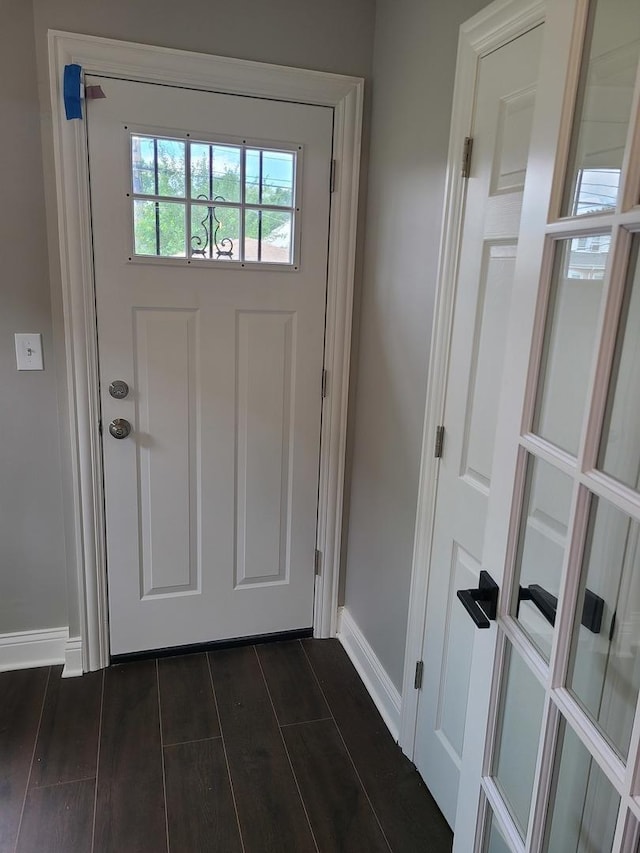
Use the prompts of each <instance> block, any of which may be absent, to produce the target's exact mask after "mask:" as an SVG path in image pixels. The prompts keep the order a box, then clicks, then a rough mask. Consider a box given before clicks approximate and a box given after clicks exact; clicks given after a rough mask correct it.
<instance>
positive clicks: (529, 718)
mask: <svg viewBox="0 0 640 853" xmlns="http://www.w3.org/2000/svg"><path fill="white" fill-rule="evenodd" d="M503 679H504V680H503V688H502V698H501V702H500V713H499V720H498V726H499V728H498V737H497V739H496V754H495V756H494V759H493V767H494V769H493V774H494V777H495V781H496V783H497V785H498V788H499V789H500V793H501V794H502V797H503V799H504V801H505V803H506V805H507V808H508V809H509V812H510V814H511V817H512V818H513V821H514V823H515V824H516V827H517V829H518V831H519V833H520V835H521V837H522V838H523V839H524V838H525V836H526V834H527V828H528V825H529V809H530V806H531V792H532V791H533V779H534V774H535V768H536V758H537V755H538V742H539V740H540V727H541V725H542V709H543V706H544V689H543V687H542V685H541V684H540V682H539V681H538V680H537V678H536V677H535V676H534V675H533V673H532V672H531V670H530V669H529V667H528V666H527V665H526V664H525V663H524V661H523V660H522V658H521V657H520V655H518V654H517V652H515V651H514V649H513V647H512V646H511V644H510V643H507V650H506V654H505V660H504V674H503Z"/></svg>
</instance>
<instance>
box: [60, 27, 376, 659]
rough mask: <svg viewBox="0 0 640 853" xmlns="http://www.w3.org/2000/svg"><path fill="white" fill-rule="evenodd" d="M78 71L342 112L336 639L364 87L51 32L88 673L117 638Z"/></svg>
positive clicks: (328, 497)
mask: <svg viewBox="0 0 640 853" xmlns="http://www.w3.org/2000/svg"><path fill="white" fill-rule="evenodd" d="M70 63H78V64H79V65H81V66H82V68H83V69H84V72H85V73H96V74H107V75H109V76H113V77H121V78H123V79H130V80H140V81H148V82H155V83H166V84H169V85H178V86H187V87H189V88H193V89H199V90H203V91H210V90H215V91H218V92H229V93H231V94H246V95H252V96H256V97H269V98H273V99H275V100H282V101H293V102H296V101H299V102H303V103H309V104H319V105H324V106H327V107H331V108H333V110H334V127H333V156H334V158H335V159H336V161H337V169H336V172H337V180H336V186H335V192H334V193H333V194H332V197H331V223H330V234H329V260H328V287H327V313H326V316H327V320H326V332H325V334H326V340H325V368H326V370H327V374H328V382H327V397H326V399H325V401H324V406H323V420H322V438H321V458H320V486H319V508H318V535H317V544H318V547H319V549H320V551H321V555H322V558H321V572H320V574H319V576H318V577H317V578H316V597H315V612H314V632H315V634H316V636H331V635H332V634H334V633H335V624H336V615H337V589H338V560H339V554H340V519H341V506H342V496H343V492H342V489H343V472H344V447H345V439H346V415H347V392H348V372H349V351H350V334H351V311H352V294H353V268H354V262H355V231H356V216H357V196H358V178H359V154H360V134H361V121H362V92H363V81H362V80H361V79H359V78H350V77H343V76H340V75H334V74H324V73H319V72H308V71H304V70H301V69H288V68H282V67H279V66H268V65H264V64H261V63H252V62H245V61H240V60H233V59H227V58H219V57H210V56H206V55H201V54H193V53H188V52H185V51H177V50H171V49H166V48H156V47H152V46H148V45H136V44H130V43H127V42H119V41H113V40H109V39H102V38H96V37H91V36H82V35H75V34H68V33H60V32H55V31H51V32H50V33H49V67H50V92H51V103H52V112H53V131H54V134H53V135H54V157H55V164H56V187H57V203H58V207H57V214H58V223H57V226H58V233H59V242H60V260H61V272H62V302H63V309H64V317H65V344H66V353H67V384H68V388H69V393H68V401H69V430H70V435H71V446H72V447H73V448H74V453H73V455H72V458H71V460H70V465H71V472H72V485H73V496H74V504H73V507H71V508H68V511H69V512H70V514H71V516H72V527H73V531H74V537H73V541H72V542H70V555H71V557H72V558H73V559H74V561H75V565H76V567H77V576H78V588H79V601H78V604H79V609H80V616H81V634H82V641H83V661H84V669H85V671H88V670H91V669H96V668H99V667H101V666H105V665H106V664H107V663H108V660H109V640H108V633H107V615H106V607H107V595H106V574H105V553H104V545H103V535H104V534H103V532H104V516H103V508H102V489H101V482H102V468H101V460H100V442H99V434H98V421H99V407H98V373H97V352H96V346H95V315H94V294H93V269H92V263H91V233H90V228H89V222H90V218H89V194H88V172H87V167H86V162H87V153H86V137H85V133H84V127H83V124H82V122H78V121H72V122H67V121H65V118H64V107H63V99H62V72H63V69H64V66H65V65H67V64H70Z"/></svg>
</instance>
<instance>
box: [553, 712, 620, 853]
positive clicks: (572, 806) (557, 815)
mask: <svg viewBox="0 0 640 853" xmlns="http://www.w3.org/2000/svg"><path fill="white" fill-rule="evenodd" d="M619 807H620V797H619V795H618V794H617V793H616V791H615V790H614V789H613V787H612V786H611V783H610V782H609V780H608V779H607V777H606V776H605V774H604V773H603V772H602V770H601V769H600V768H599V767H598V765H597V764H596V762H595V761H594V760H593V758H591V756H590V755H589V752H588V751H587V750H586V749H585V748H584V746H583V745H582V742H581V741H580V740H579V738H578V736H577V735H576V734H574V732H573V731H572V730H571V729H570V727H569V726H568V725H567V724H566V722H565V721H564V720H562V721H561V724H560V732H559V738H558V753H557V758H556V766H555V768H554V779H553V788H552V797H551V808H550V813H549V816H548V818H547V820H548V823H547V827H546V833H545V843H544V848H543V850H544V851H545V853H609V851H610V850H611V848H612V845H613V836H614V833H615V830H616V820H617V817H618V809H619Z"/></svg>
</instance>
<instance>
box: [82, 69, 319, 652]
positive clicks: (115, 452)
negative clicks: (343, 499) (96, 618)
mask: <svg viewBox="0 0 640 853" xmlns="http://www.w3.org/2000/svg"><path fill="white" fill-rule="evenodd" d="M85 81H86V84H87V85H101V87H102V90H103V93H104V94H105V96H106V97H105V98H103V99H100V100H94V101H90V102H88V103H87V105H86V124H87V131H88V133H87V136H88V148H89V162H90V184H91V208H92V230H93V249H94V268H95V283H96V284H95V286H96V313H97V321H98V351H99V365H100V376H101V409H102V417H103V453H104V478H105V514H106V547H107V571H108V578H109V614H110V619H109V626H110V635H111V650H112V653H113V654H123V653H130V652H136V651H142V650H148V649H158V648H166V647H173V646H184V645H191V644H196V643H203V642H209V641H213V640H223V639H229V638H235V637H246V636H252V635H259V634H270V633H278V632H282V631H291V630H296V629H304V628H310V627H311V625H312V621H313V587H314V577H315V571H314V567H315V559H314V553H315V533H316V515H317V489H318V463H319V450H320V448H319V442H320V415H321V403H322V364H323V343H324V311H325V294H326V270H327V237H328V221H329V196H330V171H331V136H332V125H333V111H332V110H331V109H329V108H327V107H321V106H309V105H302V104H293V103H290V102H275V103H274V102H272V101H270V100H266V99H259V98H247V97H238V96H232V95H221V94H217V93H211V92H196V91H190V90H185V89H182V88H177V87H169V86H157V85H154V84H149V83H136V82H131V81H124V80H116V79H113V78H107V77H94V76H88V75H86V76H85ZM144 133H148V134H151V135H152V136H153V137H155V138H156V139H157V138H158V137H159V138H160V140H161V141H160V143H159V145H160V151H162V150H163V149H162V145H163V143H162V139H168V140H172V139H173V140H176V141H175V142H168V143H165V150H166V146H167V145H168V146H173V148H171V147H170V148H169V150H171V151H177V152H179V151H183V152H185V153H189V152H194V154H193V157H196V160H197V156H196V155H197V152H200V153H202V152H203V151H206V150H208V149H204V148H203V145H202V142H203V141H204V140H209V141H212V142H215V143H217V144H218V146H220V145H223V144H224V145H226V147H223V148H220V147H218V148H214V149H211V150H212V151H213V152H217V154H216V157H217V156H220V157H229V156H230V157H231V160H230V161H225V160H220V162H221V163H224V162H227V163H229V162H231V163H235V162H236V157H237V156H238V155H239V154H240V153H241V152H244V151H245V150H246V151H248V152H249V153H248V154H247V158H248V159H247V163H248V164H249V163H250V162H251V157H252V156H253V158H254V159H255V154H254V155H251V153H250V152H251V151H252V150H253V151H255V149H256V147H258V146H259V147H261V148H265V149H266V155H265V156H266V160H265V165H264V167H263V168H264V170H265V174H264V175H263V179H264V180H266V181H267V182H271V181H278V180H282V178H278V177H277V176H276V175H270V174H269V169H270V168H271V169H273V168H277V162H278V161H276V160H274V159H269V158H270V156H271V155H270V153H269V151H270V149H271V148H280V149H282V148H285V146H288V150H285V152H284V153H282V154H281V155H274V156H279V157H280V161H279V162H280V163H282V162H283V161H282V158H283V157H284V158H287V159H286V161H285V162H287V163H288V162H290V158H292V157H295V158H296V162H297V166H298V168H297V169H296V170H295V171H296V173H297V174H296V179H295V201H294V200H292V201H294V204H295V214H294V215H293V219H292V220H291V222H292V225H291V227H290V228H289V231H292V232H293V233H292V234H291V239H292V242H293V243H296V244H297V243H298V242H299V244H300V247H299V252H298V251H296V256H295V257H294V258H293V263H292V264H291V265H290V266H287V265H286V264H274V263H270V262H263V263H262V264H257V263H255V262H254V263H251V262H247V263H246V264H245V263H244V262H242V261H241V260H240V258H239V253H240V250H241V240H240V239H239V238H237V237H236V236H235V229H234V225H233V223H234V221H235V216H236V215H237V212H238V210H239V208H238V207H213V208H206V207H203V206H202V205H203V202H202V201H200V206H196V208H195V210H194V211H193V214H192V217H193V218H192V221H189V219H190V217H189V213H188V211H186V219H187V222H186V231H185V232H182V233H183V236H184V237H186V244H188V246H189V248H191V247H192V245H193V248H194V249H197V248H198V247H199V246H201V245H205V247H206V248H205V251H207V250H209V251H210V252H211V254H212V259H210V260H207V259H203V258H201V257H200V256H198V255H195V254H194V255H193V258H192V259H187V258H185V259H184V260H182V261H181V260H179V259H175V258H173V257H165V258H162V257H146V256H144V255H140V254H136V250H135V249H134V246H133V228H132V222H131V213H132V199H131V198H130V193H129V190H130V189H131V182H132V139H135V140H136V145H135V148H136V150H137V152H138V153H137V155H136V156H137V157H139V156H140V146H141V145H144V146H145V151H147V150H149V153H150V154H152V152H153V146H152V140H151V137H149V136H147V137H144V136H142V137H141V136H140V134H144ZM183 134H189V135H188V137H185V136H183ZM176 138H177V139H176ZM145 139H146V141H145ZM234 141H235V147H229V146H234ZM244 143H246V145H245V144H244ZM176 146H177V147H176ZM167 156H168V155H167V154H165V158H164V160H161V161H160V162H159V164H158V167H159V169H163V168H173V167H174V166H175V167H176V168H177V169H178V172H177V175H176V174H172V178H171V180H172V182H173V184H174V185H175V182H176V180H177V181H178V183H179V184H180V183H181V182H182V181H184V169H185V165H186V171H187V173H189V172H190V168H189V162H193V161H190V160H189V159H188V160H187V163H186V164H185V163H184V162H183V160H182V159H181V157H179V158H178V160H176V159H175V157H174V158H173V159H167ZM159 157H160V155H159ZM241 160H242V161H243V162H244V158H243V157H242V158H241ZM136 162H139V163H141V166H140V169H141V170H145V171H144V172H143V174H148V175H149V177H152V175H153V169H152V168H151V161H149V165H148V166H147V165H145V164H146V162H147V161H145V160H142V159H141V160H137V161H136ZM197 162H198V163H200V166H199V168H202V165H203V164H204V163H205V162H206V158H205V160H203V161H197ZM216 162H217V161H216ZM167 163H168V164H169V165H168V166H167V165H166V164H167ZM163 164H165V165H163ZM256 165H257V163H256ZM208 168H209V169H210V168H214V169H215V168H216V167H215V166H211V164H209V166H208ZM217 168H218V169H222V168H223V166H222V165H221V166H218V167H217ZM226 168H227V169H229V166H228V165H227V167H226ZM247 168H250V166H247ZM280 168H282V166H281V167H280ZM136 174H137V173H136ZM228 174H233V170H231V172H228ZM236 174H237V173H236ZM284 174H285V175H286V167H285V173H284ZM256 179H257V180H259V176H258V177H256V178H254V177H253V176H252V177H247V181H251V183H248V184H247V186H248V188H249V189H248V190H247V192H249V190H251V189H252V188H253V187H254V183H253V181H255V180H256ZM197 180H198V183H197V185H196V187H195V188H192V189H189V186H186V187H183V189H182V190H180V189H178V192H179V193H181V195H180V196H179V197H180V198H182V199H184V192H185V190H186V193H187V195H186V198H187V199H188V198H195V197H196V196H197V195H198V194H200V195H202V193H201V192H200V191H201V190H203V189H205V186H206V193H205V194H206V195H207V196H209V195H211V199H210V200H211V201H213V199H214V197H215V198H217V199H218V200H220V197H219V192H218V190H217V189H216V188H215V187H216V186H217V185H216V184H214V188H213V189H211V188H210V187H209V181H210V180H214V179H213V178H209V179H207V180H206V181H203V180H202V179H197ZM216 180H217V179H216ZM287 180H288V179H287V178H286V177H285V181H287ZM226 181H227V186H228V193H229V194H231V195H232V196H233V197H234V198H235V190H236V189H239V188H240V176H239V175H238V177H237V179H233V178H232V179H231V181H232V183H231V184H229V178H228V177H227V178H226ZM140 188H141V189H144V188H145V187H144V186H141V187H140ZM134 189H135V187H134ZM148 191H149V189H148V188H147V192H148ZM173 191H174V190H173V188H172V185H171V184H170V183H168V184H167V193H170V192H173ZM257 191H258V190H257V187H256V188H255V193H256V197H257ZM156 192H157V190H156ZM225 192H227V190H225ZM160 195H162V190H160ZM169 197H170V198H171V197H173V196H169ZM243 197H244V194H242V195H240V198H243ZM173 198H175V197H173ZM144 199H145V196H144V195H142V196H141V198H139V199H136V200H135V201H133V205H136V206H137V205H140V206H141V207H142V210H146V211H150V210H151V211H152V210H153V207H154V205H155V204H156V203H155V202H153V201H145V200H144ZM226 201H227V202H228V203H229V202H232V201H233V199H230V198H227V199H226ZM234 203H235V202H234ZM157 204H158V207H159V211H160V212H159V219H158V220H157V225H158V226H159V228H160V235H162V234H163V231H162V227H163V226H162V223H163V217H164V216H165V215H168V216H169V217H171V216H173V218H174V219H173V220H172V221H176V222H178V221H182V222H184V218H182V217H183V215H184V213H185V205H184V202H183V201H179V200H178V199H177V198H175V200H174V201H162V202H158V203H157ZM137 209H138V210H140V208H137ZM209 210H211V211H212V213H211V214H210V215H209V217H210V218H209V219H207V218H205V223H206V225H205V226H202V225H201V222H200V220H201V218H202V216H203V211H204V215H205V217H207V215H208V211H209ZM169 211H171V212H169ZM257 215H258V214H257V212H256V210H255V209H253V210H250V211H249V212H248V214H247V216H248V217H251V216H253V217H256V216H257ZM261 215H262V217H263V221H264V223H265V228H266V227H267V223H268V221H269V217H274V218H279V219H282V217H283V216H288V215H289V214H286V213H285V214H283V213H282V212H278V210H273V209H272V210H266V212H263V213H262V214H261ZM176 216H177V217H178V218H177V219H176ZM213 216H216V217H217V218H216V220H213ZM242 218H243V221H244V217H242ZM217 219H219V220H220V222H221V225H220V229H221V230H220V231H219V232H218V231H217V229H216V230H214V227H213V226H215V224H216V222H217ZM249 221H250V220H249V219H248V220H247V223H248V224H249ZM278 221H279V220H278ZM150 224H152V222H149V223H148V222H146V221H145V220H143V221H142V223H141V224H140V223H139V224H138V226H137V227H138V228H139V229H140V228H143V229H144V227H145V226H147V228H148V226H149V225H150ZM175 227H176V226H175V225H174V226H172V228H173V229H175ZM281 227H282V226H281ZM205 228H207V229H208V230H206V231H205V230H204V229H205ZM147 233H148V232H145V231H144V230H143V231H142V235H141V236H142V239H143V240H148V237H145V234H147ZM166 233H167V239H173V241H174V242H175V244H176V245H173V246H172V248H171V249H170V251H175V250H176V249H178V250H179V244H180V243H182V251H183V252H184V250H185V239H182V240H181V241H180V240H177V239H176V234H175V230H169V231H168V232H166ZM251 233H253V232H251ZM172 234H173V235H174V236H173V237H172V236H171V235H172ZM192 234H193V235H195V237H192V236H191V235H192ZM228 234H233V235H234V239H233V240H231V238H229V237H228V236H227V235H228ZM200 235H201V236H200ZM296 235H297V236H298V237H299V240H296ZM283 236H284V239H285V240H287V234H286V233H285V234H284V235H283ZM225 238H226V239H227V241H228V240H231V242H224V240H225ZM214 239H215V241H216V242H215V243H214ZM194 240H195V242H193V241H194ZM247 240H248V242H247V245H248V247H249V249H248V257H253V256H254V254H255V252H256V251H257V248H258V246H257V243H256V244H255V245H254V242H253V241H254V240H255V238H253V239H250V238H249V237H247ZM218 241H223V242H218ZM160 246H162V239H161V241H160ZM218 246H220V248H221V249H223V250H224V249H227V248H228V246H231V247H232V248H231V251H232V252H234V257H235V258H236V260H233V259H229V260H219V261H216V249H217V247H218ZM142 249H143V250H145V251H150V250H152V249H153V250H158V249H157V247H156V246H153V247H151V246H148V245H146V244H145V245H143V246H142ZM265 251H266V252H267V253H268V252H269V251H271V252H274V251H275V252H277V251H278V249H277V246H276V247H273V248H271V249H270V248H269V246H267V248H266V249H265ZM280 252H281V253H282V254H283V257H284V253H286V249H285V250H284V253H283V250H282V249H280ZM298 255H299V256H298ZM223 257H224V256H223ZM115 379H120V380H124V381H126V382H127V384H128V385H129V389H130V390H129V393H128V394H127V396H126V397H125V398H124V399H114V397H112V396H111V394H110V392H109V383H110V382H111V381H113V380H115ZM114 418H125V419H126V420H127V421H128V422H130V423H131V425H132V432H131V434H130V435H129V436H128V437H126V438H125V439H116V438H114V437H113V436H112V435H111V434H110V433H109V429H108V424H109V423H110V422H111V421H112V419H114Z"/></svg>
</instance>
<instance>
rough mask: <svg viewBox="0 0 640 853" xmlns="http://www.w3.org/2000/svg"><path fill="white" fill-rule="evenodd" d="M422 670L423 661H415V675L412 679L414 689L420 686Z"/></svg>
mask: <svg viewBox="0 0 640 853" xmlns="http://www.w3.org/2000/svg"><path fill="white" fill-rule="evenodd" d="M423 672H424V661H421V660H419V661H416V676H415V678H414V679H413V686H414V687H415V689H416V690H420V688H421V687H422V673H423Z"/></svg>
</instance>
